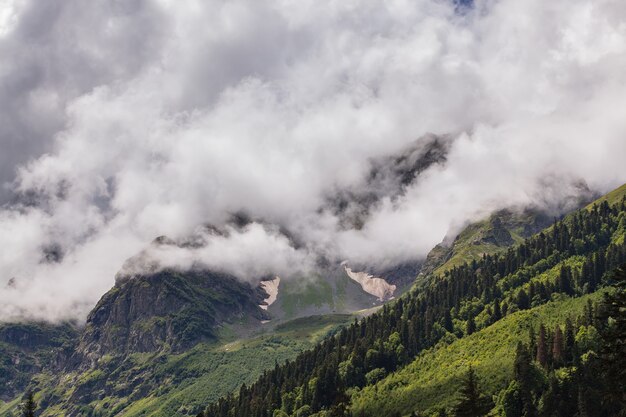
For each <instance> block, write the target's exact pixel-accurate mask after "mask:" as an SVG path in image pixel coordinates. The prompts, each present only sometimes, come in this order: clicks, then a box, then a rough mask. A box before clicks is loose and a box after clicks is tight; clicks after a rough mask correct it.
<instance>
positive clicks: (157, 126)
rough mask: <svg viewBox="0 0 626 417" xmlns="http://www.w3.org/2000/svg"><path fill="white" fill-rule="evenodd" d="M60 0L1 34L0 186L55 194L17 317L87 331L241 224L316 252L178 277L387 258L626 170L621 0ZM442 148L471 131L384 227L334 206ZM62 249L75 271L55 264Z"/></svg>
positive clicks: (39, 219)
mask: <svg viewBox="0 0 626 417" xmlns="http://www.w3.org/2000/svg"><path fill="white" fill-rule="evenodd" d="M38 4H39V3H38V2H37V3H36V2H26V3H25V4H24V5H23V6H22V7H21V8H20V9H19V13H18V15H16V19H17V20H16V23H15V24H13V25H12V26H11V28H10V29H8V30H7V31H6V33H5V34H4V35H3V38H2V39H0V54H1V55H2V56H3V57H4V58H5V59H3V60H1V61H0V62H3V64H2V67H1V68H0V85H2V86H5V87H6V86H9V85H11V86H13V87H12V88H11V89H7V88H4V89H3V90H0V107H1V109H0V110H2V109H3V114H5V116H4V118H2V124H1V125H2V127H0V141H2V144H3V150H4V149H6V151H5V152H3V155H2V156H0V162H1V164H0V166H1V169H0V171H1V172H0V180H5V181H6V180H7V179H8V178H10V176H11V175H12V173H14V172H16V170H17V173H18V174H17V178H16V179H15V181H14V182H13V184H12V186H11V190H12V192H18V193H21V194H22V195H30V196H31V197H30V198H35V197H32V196H33V195H35V196H36V200H37V202H38V204H37V205H36V206H30V207H24V206H19V205H12V206H8V205H7V206H5V209H4V210H3V211H1V212H0V231H2V232H1V233H0V244H1V245H2V247H3V253H2V254H1V255H0V317H4V318H9V317H14V316H19V315H29V316H32V317H40V318H48V319H60V318H64V317H84V315H85V313H86V311H88V309H89V308H90V307H91V306H92V305H93V303H94V302H95V301H96V300H97V299H98V298H99V297H100V295H101V294H102V293H103V292H104V291H106V289H107V288H109V287H110V285H111V284H112V282H113V279H114V275H115V273H116V272H117V271H118V270H119V268H120V267H121V265H122V263H123V262H124V260H125V259H127V258H128V257H130V256H133V255H135V254H136V253H138V252H139V251H140V250H142V249H143V248H145V247H146V246H147V244H148V243H149V242H150V241H151V240H152V239H153V238H154V237H156V236H159V235H168V236H171V237H173V238H181V237H184V236H187V235H188V234H190V233H193V232H194V231H195V230H196V229H197V227H198V226H199V225H202V224H207V223H210V224H214V225H217V226H224V225H225V223H226V222H227V221H228V219H230V217H231V215H232V214H233V213H238V212H243V213H247V214H248V215H250V216H251V217H252V218H254V219H260V220H262V221H264V222H266V223H274V224H276V225H280V226H282V227H285V228H287V229H289V230H290V231H291V232H292V233H294V234H295V235H296V239H297V241H298V242H299V243H300V244H301V246H299V247H298V249H294V247H293V245H292V243H291V242H290V241H288V240H287V239H286V238H284V237H282V236H281V235H280V234H278V233H277V232H276V231H275V230H272V229H268V228H267V227H266V226H260V224H258V223H253V224H252V225H251V226H249V228H248V229H246V230H244V231H241V230H239V231H237V230H233V231H231V233H230V238H228V239H226V238H223V237H219V238H218V237H212V238H210V239H209V244H208V245H207V246H206V247H205V248H204V249H202V250H200V249H197V250H187V251H185V250H181V249H174V248H169V249H167V250H166V252H167V253H165V252H163V249H160V250H159V251H157V253H158V255H159V256H160V258H161V261H163V263H165V264H166V265H170V264H171V265H178V266H181V265H191V264H193V263H194V262H201V263H203V264H205V265H207V266H210V267H214V268H221V269H224V270H227V271H229V272H231V273H235V274H237V275H239V276H240V277H242V278H247V279H253V278H254V276H255V275H257V274H262V273H266V272H270V271H274V272H280V273H281V277H283V276H285V277H287V276H288V275H289V270H294V271H295V270H298V269H304V270H306V269H308V268H311V267H312V262H313V261H312V260H313V259H314V258H315V256H316V255H319V254H322V255H325V256H327V257H331V258H336V259H345V258H350V259H352V260H354V261H355V262H363V263H376V264H388V263H393V262H398V261H402V260H406V259H410V258H416V257H421V256H424V255H425V254H426V252H427V251H428V249H429V248H430V247H432V246H433V245H434V244H435V243H437V242H439V241H440V240H441V239H442V238H443V236H444V235H445V234H446V233H447V232H448V231H449V229H450V228H453V227H456V226H458V225H459V224H462V223H463V222H464V221H466V220H468V219H471V218H476V217H477V216H480V215H483V214H485V213H486V212H487V211H489V210H491V209H494V208H497V207H502V206H509V205H527V204H542V205H556V204H558V203H559V202H560V201H562V200H563V199H564V198H566V197H568V196H570V195H572V194H573V193H576V192H577V191H576V189H574V188H572V184H574V183H576V182H577V181H579V180H583V181H586V182H587V184H589V185H590V186H591V187H592V188H593V189H594V190H597V191H606V190H607V189H609V188H610V187H612V186H615V185H617V184H619V183H620V182H623V181H624V178H626V164H624V163H623V161H622V159H623V156H624V155H626V139H625V138H626V119H625V118H624V117H623V109H624V108H626V94H625V93H626V91H625V90H626V73H624V72H623V70H622V69H623V68H625V67H626V25H624V24H623V23H622V22H623V21H624V19H625V18H626V10H625V9H624V8H623V7H621V5H620V1H619V0H613V1H610V0H604V1H593V2H592V1H582V0H576V1H565V0H557V1H552V2H545V1H539V0H531V1H525V2H518V1H514V0H501V1H486V0H485V1H477V2H476V5H475V8H474V9H470V10H468V11H466V13H465V14H463V15H461V14H458V13H455V11H454V7H453V5H452V4H451V3H448V2H445V1H439V0H438V1H435V0H432V1H430V0H420V1H403V0H397V1H390V2H377V1H365V2H350V1H331V0H328V1H324V2H319V1H304V2H299V3H298V5H297V7H296V6H295V5H294V4H293V3H292V2H287V1H279V0H275V1H269V2H257V1H245V0H236V1H230V2H221V1H217V0H216V1H208V2H207V1H203V2H200V1H198V2H186V3H184V4H181V3H180V2H169V1H159V2H157V1H140V0H136V1H131V2H124V3H123V4H122V3H119V2H114V1H105V0H100V1H98V2H96V3H95V5H90V6H89V7H86V6H84V5H83V3H82V2H79V1H71V2H66V3H63V4H62V5H61V4H59V3H51V4H53V5H51V6H46V7H43V8H39V7H38V6H37V5H38ZM5 14H6V12H4V14H3V13H0V16H4V15H5ZM9 57H11V58H12V59H9ZM14 57H15V58H14ZM7 62H9V63H7ZM24 74H35V75H33V76H31V77H27V78H24ZM20 80H22V81H21V83H16V81H20ZM24 80H25V81H24ZM6 115H9V116H6ZM11 115H13V116H11ZM15 115H17V116H15ZM427 132H437V133H451V134H453V135H455V136H458V137H457V138H456V140H455V141H454V143H453V145H452V147H451V149H450V154H449V157H448V162H447V164H446V165H445V166H434V167H433V168H431V169H430V170H428V171H427V172H425V173H424V174H423V175H422V176H421V177H420V178H419V180H418V181H416V182H415V183H414V184H412V185H411V186H410V187H409V188H408V189H407V192H406V194H405V195H404V196H401V197H399V198H396V199H393V200H392V199H386V200H383V201H382V202H381V204H379V205H377V206H375V207H374V208H373V211H372V213H371V216H370V218H369V219H368V221H367V222H366V224H365V225H364V226H363V228H362V229H358V230H357V229H349V230H345V229H344V228H342V227H339V219H337V218H336V217H335V216H334V215H333V214H332V212H331V211H329V210H320V209H321V208H323V207H325V206H326V205H327V203H328V197H330V196H332V195H333V193H334V192H335V191H336V190H339V189H359V187H363V183H364V178H365V177H366V175H367V174H368V170H369V165H368V161H369V160H370V159H371V158H376V157H380V156H384V155H388V154H391V153H394V152H397V151H398V150H400V149H402V148H404V147H405V146H407V145H408V144H410V143H411V142H412V141H414V140H415V139H416V138H418V137H421V136H422V135H424V134H425V133H427ZM16 144H17V145H16ZM27 161H29V162H27ZM5 201H6V199H5ZM53 244H55V245H58V246H59V247H61V248H62V249H63V252H64V257H63V259H62V260H61V262H59V263H45V262H44V263H42V262H40V259H41V257H42V248H46V247H48V246H50V245H53ZM277 270H280V271H277ZM294 275H298V274H296V273H294ZM12 277H15V278H16V281H15V282H16V283H17V284H16V285H15V288H13V289H4V288H3V287H4V285H5V284H4V283H6V282H8V280H9V279H10V278H12Z"/></svg>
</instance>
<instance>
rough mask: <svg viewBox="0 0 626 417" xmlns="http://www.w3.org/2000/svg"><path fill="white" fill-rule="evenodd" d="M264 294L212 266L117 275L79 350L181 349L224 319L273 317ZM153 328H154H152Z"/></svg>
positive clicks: (209, 335) (213, 332)
mask: <svg viewBox="0 0 626 417" xmlns="http://www.w3.org/2000/svg"><path fill="white" fill-rule="evenodd" d="M264 295H265V294H264V293H263V292H262V290H260V289H259V288H253V287H252V286H251V285H250V284H248V283H245V282H242V281H240V280H238V279H236V278H235V277H233V276H229V275H226V274H220V273H215V272H209V271H187V272H185V274H184V275H183V274H181V273H180V272H176V271H167V270H166V271H161V272H158V273H155V274H152V275H148V276H139V277H132V278H126V279H118V281H117V283H116V284H115V287H113V289H111V290H110V291H109V292H108V293H106V294H105V295H104V296H103V297H102V299H101V300H100V301H99V302H98V304H97V305H96V307H95V308H94V309H93V310H92V311H91V313H90V314H89V317H88V318H87V324H86V326H85V330H84V332H83V335H82V338H81V341H80V344H79V347H78V354H79V355H80V356H82V357H84V358H89V359H90V361H91V362H92V363H93V361H95V360H97V359H99V358H100V357H102V356H103V355H105V354H113V353H143V352H156V351H161V350H167V351H171V352H180V351H182V350H186V349H188V348H190V347H192V346H193V345H195V344H197V343H199V342H202V341H210V340H215V339H216V338H217V333H218V329H219V327H220V326H222V325H223V324H224V323H234V322H238V323H240V324H241V325H242V326H243V325H245V324H249V325H252V326H254V325H256V323H258V322H259V321H261V320H267V319H268V318H269V316H268V315H267V314H266V313H265V311H264V310H263V309H261V308H260V307H259V305H260V304H261V303H262V301H263V297H264ZM148 330H149V331H148Z"/></svg>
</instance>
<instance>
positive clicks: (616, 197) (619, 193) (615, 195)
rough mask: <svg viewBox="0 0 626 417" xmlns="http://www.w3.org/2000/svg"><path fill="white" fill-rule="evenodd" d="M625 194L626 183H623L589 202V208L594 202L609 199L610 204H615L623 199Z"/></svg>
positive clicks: (598, 202)
mask: <svg viewBox="0 0 626 417" xmlns="http://www.w3.org/2000/svg"><path fill="white" fill-rule="evenodd" d="M624 196H626V184H623V185H622V186H620V187H617V188H616V189H614V190H613V191H611V192H609V193H607V194H605V195H603V196H602V197H600V198H598V199H597V200H596V201H594V202H592V203H591V204H589V205H588V206H587V208H588V209H590V208H591V207H593V205H594V204H600V203H602V202H603V201H607V202H608V203H609V204H615V203H617V202H619V201H621V200H622V198H623V197H624Z"/></svg>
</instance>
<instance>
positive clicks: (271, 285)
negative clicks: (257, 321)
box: [259, 277, 280, 310]
mask: <svg viewBox="0 0 626 417" xmlns="http://www.w3.org/2000/svg"><path fill="white" fill-rule="evenodd" d="M260 285H261V287H263V289H264V290H265V292H266V293H267V295H268V297H267V298H266V299H265V300H263V302H264V304H260V305H259V307H261V308H262V309H263V310H267V308H268V307H269V306H271V305H272V304H273V303H274V301H276V297H278V286H279V285H280V278H279V277H276V278H274V279H273V280H271V281H261V284H260Z"/></svg>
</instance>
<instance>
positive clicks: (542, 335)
mask: <svg viewBox="0 0 626 417" xmlns="http://www.w3.org/2000/svg"><path fill="white" fill-rule="evenodd" d="M537 362H539V364H541V366H542V367H544V368H547V367H548V343H547V341H546V327H545V326H544V325H543V324H542V325H541V327H539V338H538V340H537Z"/></svg>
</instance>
